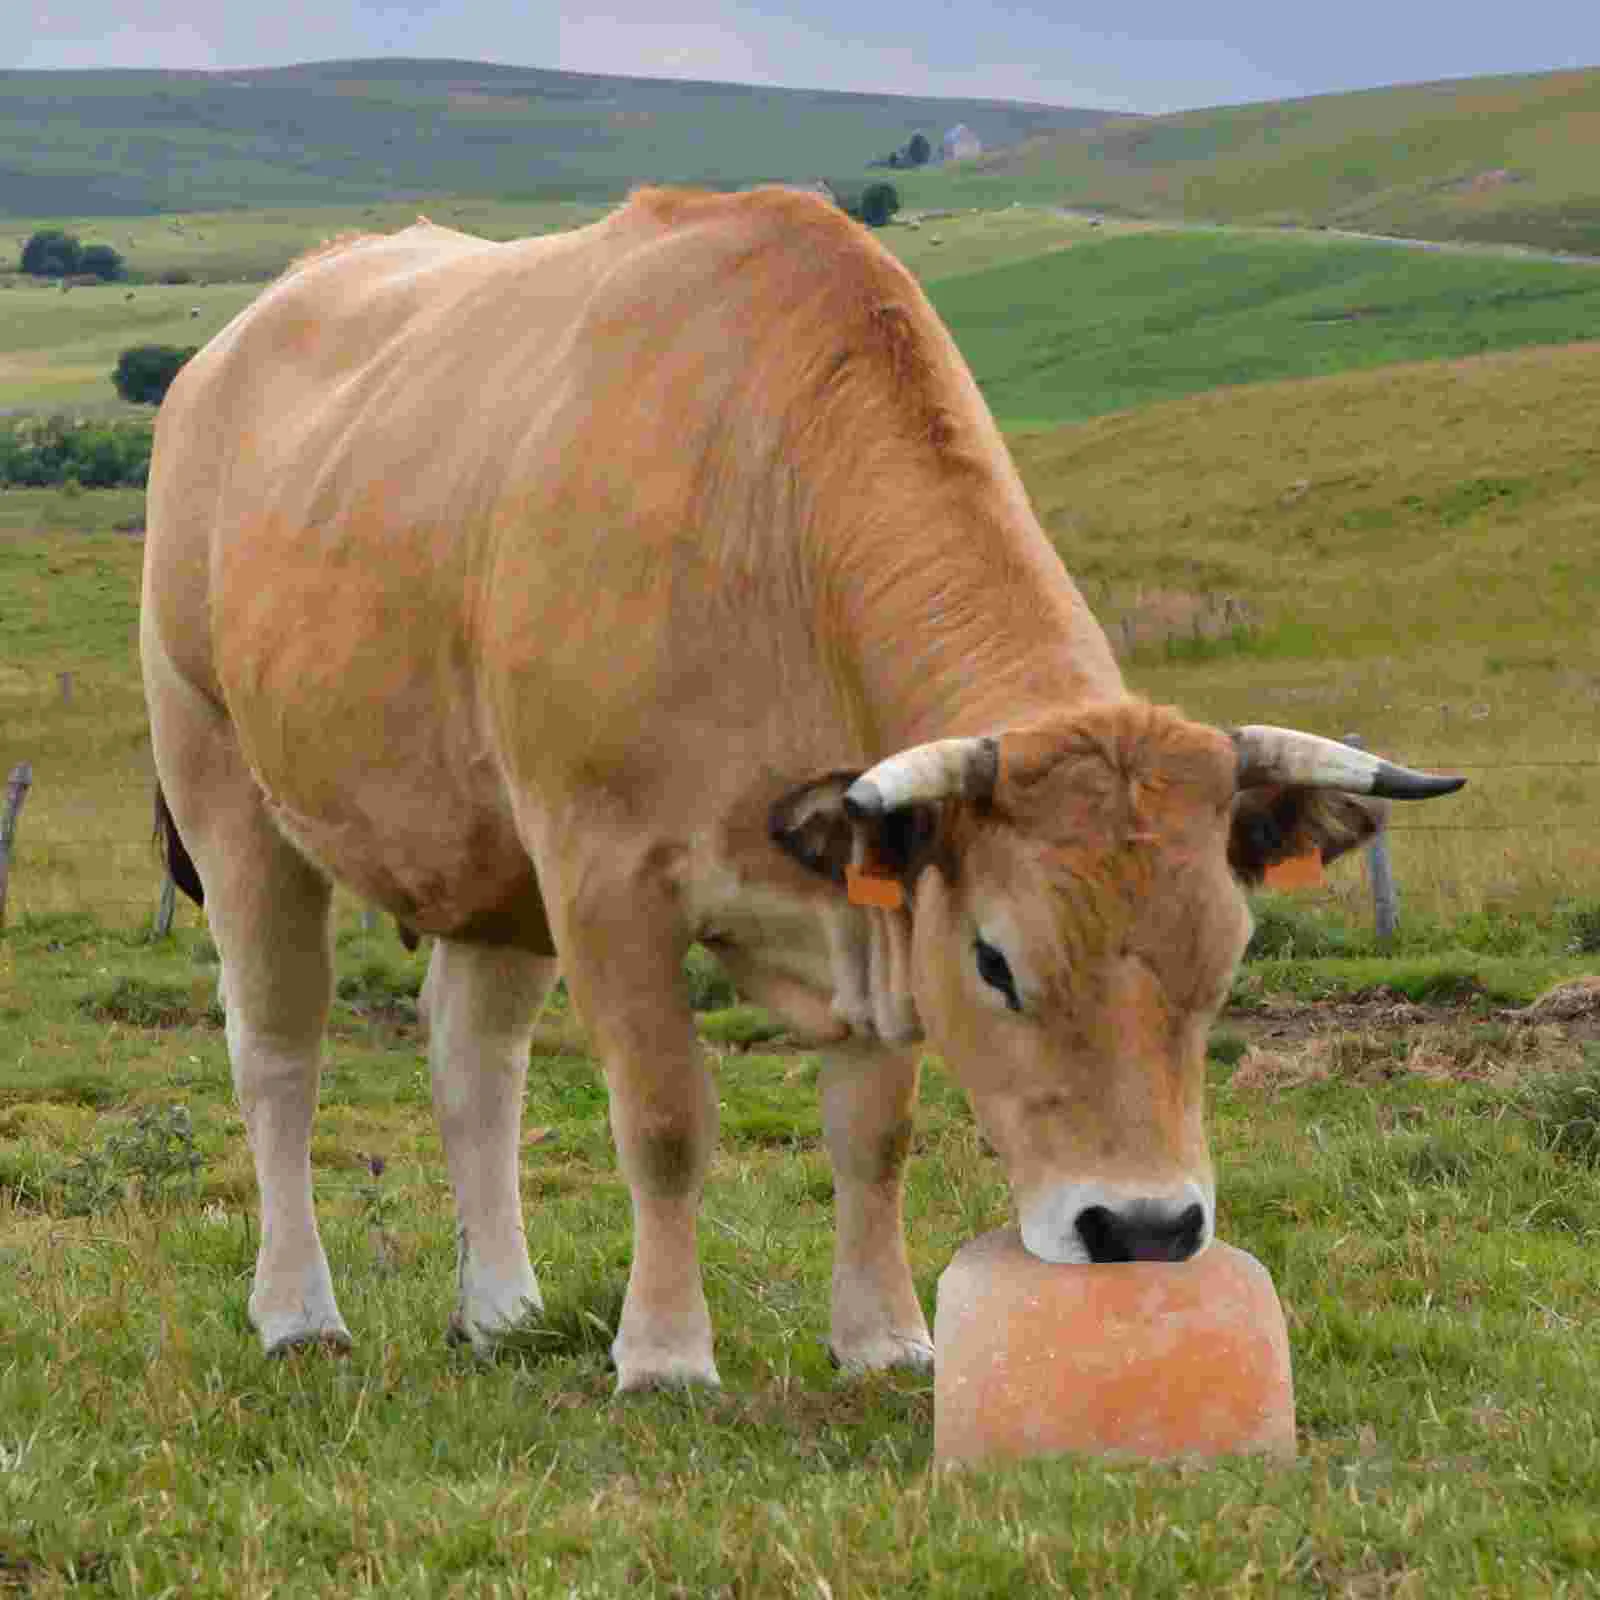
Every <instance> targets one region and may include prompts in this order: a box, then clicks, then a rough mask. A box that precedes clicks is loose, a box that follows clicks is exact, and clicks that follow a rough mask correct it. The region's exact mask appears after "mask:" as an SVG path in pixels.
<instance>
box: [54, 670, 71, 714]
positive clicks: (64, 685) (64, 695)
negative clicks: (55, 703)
mask: <svg viewBox="0 0 1600 1600" xmlns="http://www.w3.org/2000/svg"><path fill="white" fill-rule="evenodd" d="M56 680H57V682H59V683H60V685H61V703H62V705H64V706H70V705H71V704H72V674H71V673H70V672H58V673H57V674H56Z"/></svg>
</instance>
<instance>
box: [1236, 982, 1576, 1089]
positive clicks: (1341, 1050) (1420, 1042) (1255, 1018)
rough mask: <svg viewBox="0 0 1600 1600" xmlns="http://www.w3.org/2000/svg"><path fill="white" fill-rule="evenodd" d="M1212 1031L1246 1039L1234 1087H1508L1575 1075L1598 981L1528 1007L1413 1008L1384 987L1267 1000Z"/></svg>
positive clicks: (1561, 988) (1570, 986)
mask: <svg viewBox="0 0 1600 1600" xmlns="http://www.w3.org/2000/svg"><path fill="white" fill-rule="evenodd" d="M1218 1027H1219V1031H1221V1032H1222V1033H1226V1034H1231V1035H1233V1036H1234V1038H1236V1039H1242V1040H1243V1041H1244V1045H1245V1049H1244V1052H1243V1054H1242V1055H1241V1056H1240V1058H1239V1063H1238V1066H1237V1067H1236V1068H1235V1069H1234V1074H1233V1077H1232V1080H1231V1081H1232V1083H1233V1084H1234V1086H1235V1087H1238V1088H1241V1089H1262V1090H1272V1089H1280V1088H1291V1087H1294V1086H1295V1085H1298V1084H1302V1083H1313V1082H1317V1081H1319V1080H1321V1079H1326V1078H1336V1079H1339V1080H1340V1081H1342V1082H1368V1083H1377V1082H1383V1081H1386V1080H1389V1079H1394V1078H1401V1077H1421V1078H1438V1079H1446V1080H1450V1081H1452V1082H1472V1083H1510V1082H1512V1081H1514V1080H1516V1079H1519V1078H1522V1077H1525V1076H1528V1075H1531V1074H1542V1073H1549V1072H1556V1073H1563V1072H1575V1071H1577V1070H1579V1069H1580V1068H1581V1067H1582V1065H1583V1047H1584V1046H1585V1044H1588V1043H1591V1042H1593V1041H1595V1040H1600V977H1587V978H1580V979H1577V980H1575V981H1573V982H1570V983H1564V984H1560V985H1558V986H1557V987H1556V988H1554V989H1552V990H1551V991H1550V992H1549V993H1548V994H1545V995H1542V996H1541V997H1540V998H1539V999H1538V1000H1537V1001H1535V1002H1534V1003H1533V1004H1532V1005H1531V1006H1524V1007H1520V1008H1516V1009H1489V1008H1487V1007H1485V1006H1483V1005H1482V1004H1481V1002H1480V1003H1478V1004H1473V1003H1471V1002H1465V1003H1458V1004H1453V1005H1452V1004H1445V1003H1442V1002H1436V1003H1430V1004H1425V1005H1424V1004H1419V1003H1417V1002H1416V1001H1413V1000H1407V999H1405V998H1404V997H1402V996H1397V995H1394V994H1391V993H1389V992H1387V991H1384V990H1376V991H1373V992H1372V993H1370V994H1366V995H1356V996H1352V997H1350V998H1349V999H1345V1000H1335V1001H1321V1002H1315V1003H1313V1002H1310V1001H1300V1000H1288V999H1285V1000H1280V1001H1271V1002H1268V1003H1266V1004H1263V1005H1259V1006H1255V1007H1253V1008H1252V1009H1250V1010H1248V1011H1228V1012H1225V1013H1224V1015H1223V1017H1222V1019H1221V1021H1220V1022H1219V1024H1218Z"/></svg>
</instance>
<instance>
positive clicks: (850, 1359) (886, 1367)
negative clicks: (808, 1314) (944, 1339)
mask: <svg viewBox="0 0 1600 1600" xmlns="http://www.w3.org/2000/svg"><path fill="white" fill-rule="evenodd" d="M828 1354H829V1356H830V1357H832V1359H833V1364H834V1366H836V1367H838V1368H839V1369H840V1370H841V1371H843V1372H848V1373H850V1374H852V1375H853V1376H854V1375H859V1374H862V1373H867V1372H891V1371H899V1372H932V1371H933V1341H932V1340H931V1339H929V1338H928V1337H927V1336H926V1335H921V1336H919V1335H915V1334H909V1335H908V1334H898V1333H886V1334H882V1335H880V1336H879V1337H878V1338H876V1339H866V1340H856V1341H852V1342H851V1343H850V1344H848V1345H846V1344H844V1343H842V1342H836V1343H833V1344H830V1345H829V1346H828Z"/></svg>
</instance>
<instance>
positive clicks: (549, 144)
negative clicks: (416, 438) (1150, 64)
mask: <svg viewBox="0 0 1600 1600" xmlns="http://www.w3.org/2000/svg"><path fill="white" fill-rule="evenodd" d="M1104 118H1105V114H1104V113H1103V112H1092V111H1074V110H1070V109H1067V108H1063V107H1057V106H1040V105H1019V104H1015V103H1012V102H1007V101H996V100H938V99H918V98H913V97H908V96H902V95H867V94H835V93H828V92H826V91H821V90H792V89H775V88H766V87H754V86H749V85H739V84H719V83H688V82H676V81H668V80H650V79H641V78H617V77H601V76H595V75H590V74H581V73H567V72H552V71H539V70H535V69H528V68H517V67H505V66H494V65H490V64H487V63H483V62H467V61H406V60H403V59H391V60H383V61H345V62H320V63H315V64H312V65H307V66H299V67H288V68H281V69H276V70H268V71H250V70H243V71H233V72H228V73H225V74H209V73H208V74H201V73H190V72H93V73H73V72H12V73H7V74H6V76H5V78H4V79H3V80H0V152H4V153H5V158H4V159H3V160H0V169H4V170H3V171H0V214H9V215H12V216H17V217H29V218H32V217H43V216H50V217H60V216H63V215H66V216H77V215H83V214H87V215H91V216H106V215H112V216H119V215H129V214H137V213H141V212H142V213H146V214H150V213H171V212H174V211H180V210H182V211H189V210H215V211H223V210H228V209H232V208H235V207H242V208H245V209H250V210H260V209H262V208H267V207H275V206H304V205H322V204H327V203H329V202H338V203H341V204H347V203H352V202H354V203H360V204H372V203H377V202H380V201H387V200H395V199H401V198H414V197H416V196H420V195H436V194H475V195H488V196H496V197H505V196H510V197H519V198H534V199H538V198H545V199H549V198H556V199H573V198H577V199H582V200H585V201H591V202H592V201H597V200H604V199H610V198H615V197H617V196H618V195H620V194H622V193H624V192H625V191H626V190H627V188H628V187H629V186H630V185H631V184H633V183H635V182H637V181H640V180H647V181H659V180H670V181H676V182H700V183H714V184H743V183H750V182H756V181H761V180H772V179H796V180H801V179H812V178H815V177H817V176H818V175H819V174H841V175H843V174H848V173H855V172H860V171H861V170H862V169H863V168H864V167H865V165H866V163H867V162H868V161H870V160H873V159H874V158H876V157H880V156H886V155H887V154H888V152H889V151H890V150H891V149H893V148H895V147H896V146H898V145H903V144H904V143H905V142H906V140H907V139H908V138H909V137H910V136H911V134H913V133H914V132H916V131H917V130H918V129H919V128H920V129H922V130H923V131H925V132H928V133H929V134H930V135H931V136H932V137H934V138H937V137H938V135H939V134H940V133H941V132H942V131H943V130H944V129H945V128H948V127H950V126H951V125H952V124H953V123H956V122H965V123H967V124H968V125H969V126H970V127H972V128H973V129H974V130H976V131H977V132H978V134H979V135H980V137H981V138H983V139H984V140H985V141H986V142H987V143H989V144H991V145H992V144H998V143H1008V142H1014V141H1015V140H1017V139H1020V138H1024V137H1027V136H1029V135H1032V134H1037V133H1041V132H1044V131H1046V130H1048V129H1052V128H1063V127H1081V126H1085V125H1090V124H1094V123H1097V122H1100V121H1103V120H1104ZM108 242H110V243H113V244H115V245H117V247H118V248H119V249H120V248H122V245H121V242H120V240H117V239H112V240H110V241H108Z"/></svg>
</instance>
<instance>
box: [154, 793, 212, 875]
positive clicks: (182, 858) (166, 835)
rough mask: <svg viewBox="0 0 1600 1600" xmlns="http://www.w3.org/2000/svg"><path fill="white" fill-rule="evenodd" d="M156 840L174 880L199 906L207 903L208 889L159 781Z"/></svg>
mask: <svg viewBox="0 0 1600 1600" xmlns="http://www.w3.org/2000/svg"><path fill="white" fill-rule="evenodd" d="M155 841H156V848H157V849H159V850H160V851H161V853H162V855H163V856H165V857H166V861H167V871H168V872H169V873H171V874H172V881H173V882H174V883H175V884H177V886H178V887H179V888H180V889H182V890H183V892H184V893H185V894H186V895H188V897H189V898H190V899H191V900H193V901H194V903H195V904H196V905H197V906H203V905H204V904H205V903H206V891H205V889H204V887H203V886H202V884H201V882H200V874H199V873H198V872H196V871H195V869H194V861H193V860H192V858H191V857H190V855H189V852H188V851H187V850H186V849H184V846H183V840H182V839H181V838H180V837H179V836H178V825H177V823H176V822H174V821H173V820H172V812H171V811H170V810H169V809H168V808H167V797H166V796H165V795H164V794H163V793H162V792H161V785H160V784H159V783H158V784H157V785H156V831H155Z"/></svg>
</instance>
